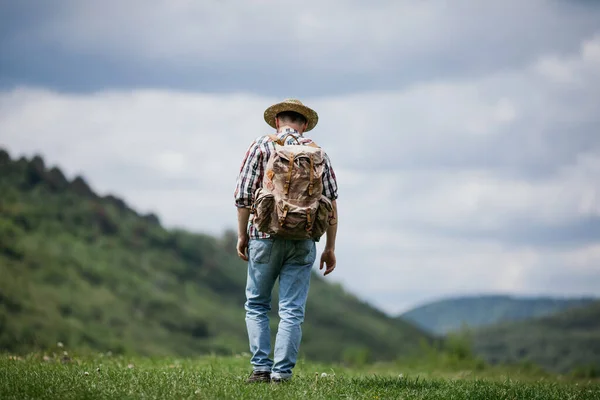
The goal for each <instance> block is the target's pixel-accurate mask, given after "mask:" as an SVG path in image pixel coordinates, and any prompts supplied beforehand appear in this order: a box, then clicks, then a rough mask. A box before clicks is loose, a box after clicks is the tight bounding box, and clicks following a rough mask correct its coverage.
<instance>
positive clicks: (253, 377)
mask: <svg viewBox="0 0 600 400" xmlns="http://www.w3.org/2000/svg"><path fill="white" fill-rule="evenodd" d="M258 382H265V383H269V382H271V373H270V372H269V371H252V373H251V374H250V376H249V377H248V379H246V383H258Z"/></svg>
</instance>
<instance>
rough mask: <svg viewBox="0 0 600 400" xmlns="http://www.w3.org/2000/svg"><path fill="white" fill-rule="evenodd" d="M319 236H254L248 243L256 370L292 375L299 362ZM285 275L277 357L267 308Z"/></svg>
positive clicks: (252, 348)
mask: <svg viewBox="0 0 600 400" xmlns="http://www.w3.org/2000/svg"><path fill="white" fill-rule="evenodd" d="M316 253H317V249H316V244H315V241H314V240H311V239H308V240H286V239H279V238H277V239H251V240H250V242H249V243H248V279H247V284H246V303H245V306H244V308H245V309H246V326H247V328H248V339H249V341H250V352H251V354H252V358H251V359H250V363H251V364H252V366H253V369H254V371H270V372H271V377H272V378H280V379H288V378H291V376H292V369H293V368H294V366H295V365H296V358H297V356H298V349H299V347H300V341H301V339H302V329H301V327H300V325H302V323H303V322H304V309H305V305H306V298H307V296H308V288H309V284H310V275H311V271H312V266H313V264H314V262H315V258H316ZM278 277H279V318H280V321H279V327H278V329H277V336H276V338H275V351H274V357H273V358H274V362H273V360H272V359H271V358H269V355H270V353H271V330H270V326H269V317H268V315H267V313H268V312H269V311H270V310H271V293H272V291H273V286H274V285H275V281H276V280H277V278H278Z"/></svg>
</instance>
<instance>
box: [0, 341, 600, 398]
mask: <svg viewBox="0 0 600 400" xmlns="http://www.w3.org/2000/svg"><path fill="white" fill-rule="evenodd" d="M249 372H250V368H249V363H248V356H247V355H237V356H232V357H216V356H205V357H200V358H193V359H176V358H164V357H163V358H138V357H124V356H112V355H110V354H96V355H86V356H73V355H72V354H68V353H67V354H66V355H65V354H64V353H62V354H61V353H57V352H55V353H52V354H48V355H43V354H31V355H28V356H25V357H17V356H10V355H6V354H5V355H2V356H1V357H0V398H1V399H99V398H114V399H138V398H140V399H141V398H143V399H486V400H487V399H560V400H567V399H600V382H599V381H598V380H596V381H590V380H574V379H572V378H567V377H564V376H557V375H549V374H546V373H544V372H542V371H540V370H537V369H527V368H525V369H516V368H511V369H506V368H504V369H503V368H495V367H485V368H477V370H475V371H474V370H468V369H460V368H458V369H453V370H452V369H448V368H439V367H436V366H434V365H430V366H426V365H418V363H417V364H415V363H401V362H398V363H387V364H374V365H366V366H361V367H354V368H346V367H342V366H336V365H325V364H317V363H310V362H305V361H300V362H299V364H298V366H297V367H296V370H295V376H294V379H293V381H292V382H289V383H286V384H279V385H275V384H251V385H249V384H246V383H245V379H246V377H247V376H248V374H249Z"/></svg>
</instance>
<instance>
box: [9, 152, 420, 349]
mask: <svg viewBox="0 0 600 400" xmlns="http://www.w3.org/2000/svg"><path fill="white" fill-rule="evenodd" d="M338 273H343V271H342V270H340V271H339V272H338ZM0 276H1V279H0V351H10V352H27V351H30V350H34V349H40V348H46V347H49V346H54V345H55V344H56V343H57V342H58V341H61V342H63V343H65V345H68V346H69V347H70V348H80V349H91V350H97V351H109V350H110V351H112V352H113V353H137V354H142V355H185V356H193V355H196V354H201V353H207V352H215V353H223V354H232V353H239V352H244V351H248V345H247V343H248V340H247V337H246V326H245V322H244V310H243V303H244V300H245V297H244V286H245V278H246V265H245V263H244V262H242V261H241V260H239V259H238V258H237V256H236V254H235V237H234V236H233V235H232V234H231V233H229V234H227V233H225V234H224V235H223V236H222V237H212V236H208V235H202V234H193V233H190V232H186V231H182V230H168V229H165V228H164V227H163V226H161V224H160V222H159V220H158V218H157V217H156V216H154V215H140V214H138V213H137V212H136V211H135V210H133V209H131V208H130V207H129V206H128V205H127V204H126V203H125V202H124V201H122V200H120V199H119V198H117V197H114V196H102V197H101V196H98V195H97V194H95V193H94V191H93V190H92V189H91V188H90V187H89V186H88V184H87V183H86V182H85V180H84V179H83V178H81V177H77V178H75V179H73V180H69V179H67V178H65V176H64V174H63V173H62V172H61V170H60V169H58V168H56V167H53V168H47V167H46V166H45V165H44V161H43V159H42V158H40V157H37V156H36V157H34V158H32V159H26V158H21V159H18V160H12V159H11V157H10V155H9V153H8V152H7V151H5V150H2V149H0ZM274 300H275V301H276V300H277V296H276V292H275V296H274ZM276 309H277V307H276V306H275V307H274V310H273V311H272V315H273V323H272V325H273V327H275V326H276V324H277V323H278V320H277V317H276ZM303 332H304V336H303V342H302V346H301V350H300V352H301V356H302V357H306V358H309V359H314V360H336V361H337V360H341V359H352V358H355V357H360V358H365V357H367V356H369V357H370V358H371V359H380V360H383V359H394V358H396V357H398V356H401V355H407V354H409V353H411V352H415V351H418V349H419V343H420V341H421V340H424V341H431V340H432V339H431V337H430V336H428V335H427V334H425V333H424V332H423V331H422V330H420V329H418V328H416V327H415V326H413V325H411V324H409V323H407V322H405V321H401V320H397V319H394V318H389V317H387V316H386V315H385V314H384V313H382V312H380V311H379V310H377V309H374V308H372V307H370V306H369V305H367V304H365V303H363V302H361V301H359V300H358V299H357V298H356V297H354V296H353V295H351V294H348V293H346V292H345V291H344V290H343V289H342V288H341V287H340V286H339V285H332V284H328V283H326V280H325V279H324V278H322V277H321V276H320V275H317V274H315V275H314V276H313V281H312V283H311V291H310V295H309V301H308V304H307V315H306V321H305V324H304V326H303Z"/></svg>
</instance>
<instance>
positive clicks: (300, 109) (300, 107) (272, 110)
mask: <svg viewBox="0 0 600 400" xmlns="http://www.w3.org/2000/svg"><path fill="white" fill-rule="evenodd" d="M283 111H295V112H297V113H298V114H300V115H302V116H304V118H306V122H307V123H308V125H307V126H306V130H305V132H308V131H310V130H311V129H313V128H314V127H315V126H316V125H317V123H318V122H319V116H318V115H317V112H316V111H315V110H313V109H311V108H309V107H306V106H305V105H304V104H296V103H287V102H282V103H277V104H274V105H272V106H271V107H269V108H267V109H266V110H265V122H266V123H267V124H269V125H270V126H272V127H273V128H275V129H277V125H275V117H276V116H277V114H279V113H280V112H283Z"/></svg>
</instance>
